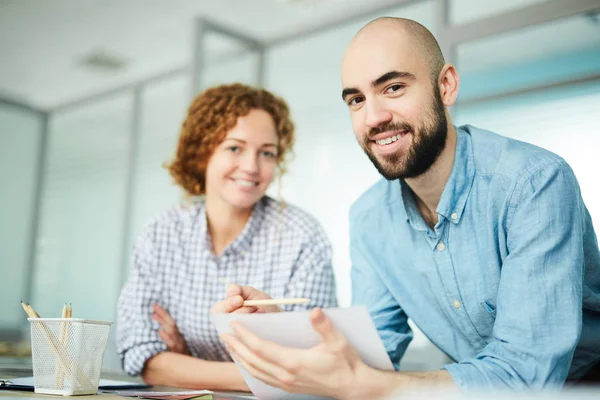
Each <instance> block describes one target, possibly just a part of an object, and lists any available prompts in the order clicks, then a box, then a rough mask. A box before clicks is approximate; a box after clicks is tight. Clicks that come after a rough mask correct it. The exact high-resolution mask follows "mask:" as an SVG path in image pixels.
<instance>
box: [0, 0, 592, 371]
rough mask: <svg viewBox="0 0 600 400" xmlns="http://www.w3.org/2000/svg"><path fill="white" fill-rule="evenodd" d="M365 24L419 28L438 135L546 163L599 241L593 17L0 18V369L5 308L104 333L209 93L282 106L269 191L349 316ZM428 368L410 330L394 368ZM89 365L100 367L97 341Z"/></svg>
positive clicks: (325, 2) (132, 11)
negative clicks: (356, 117)
mask: <svg viewBox="0 0 600 400" xmlns="http://www.w3.org/2000/svg"><path fill="white" fill-rule="evenodd" d="M384 15H388V16H397V17H406V18H411V19H415V20H417V21H419V22H420V23H422V24H423V25H425V26H426V27H428V28H429V29H430V30H431V31H432V32H433V33H434V34H435V35H436V37H437V38H438V40H439V41H440V43H441V46H442V49H443V51H444V54H445V56H446V58H447V60H448V61H449V62H452V63H454V64H455V65H456V66H457V68H458V72H459V74H460V75H461V89H460V94H459V98H458V102H457V104H456V105H455V106H453V107H452V109H451V112H452V114H453V118H454V122H455V124H457V125H461V124H466V123H469V124H473V125H476V126H479V127H482V128H486V129H489V130H493V131H496V132H498V133H501V134H504V135H507V136H511V137H514V138H517V139H521V140H525V141H529V142H532V143H535V144H537V145H540V146H542V147H545V148H547V149H549V150H551V151H554V152H556V153H558V154H559V155H561V156H563V157H564V158H565V159H566V160H567V161H568V162H569V163H570V164H571V166H572V167H573V169H574V170H575V173H576V174H577V177H578V179H579V182H580V185H581V188H582V192H583V197H584V200H585V201H586V203H587V206H588V208H589V211H590V213H591V214H592V218H593V220H594V223H595V225H596V226H597V227H600V189H598V178H597V175H598V171H599V168H598V162H597V160H596V157H597V152H598V149H599V148H600V0H504V1H502V2H500V1H495V0H412V1H411V0H408V1H401V0H400V1H391V0H368V1H367V0H363V1H361V0H321V1H318V0H220V1H210V0H51V1H45V0H0V282H1V283H0V305H1V307H2V308H1V309H2V312H0V342H3V343H4V344H3V345H2V346H0V353H2V352H4V356H0V368H1V367H2V366H3V365H4V366H6V365H17V364H19V365H20V364H23V363H24V364H27V362H28V361H27V360H28V357H27V355H26V353H27V351H26V349H25V350H23V348H22V347H19V346H16V345H15V343H18V342H19V340H22V339H23V338H27V335H28V329H29V327H28V325H27V321H26V320H25V315H24V313H23V311H22V310H21V308H20V306H19V304H18V302H19V300H21V299H25V300H28V301H30V302H31V303H32V304H33V305H34V306H35V307H36V309H37V310H38V312H39V313H40V314H42V315H43V316H59V310H60V309H61V307H62V304H63V303H64V302H71V303H72V304H73V305H74V312H75V316H82V317H86V318H90V319H100V320H109V321H114V320H115V305H116V301H117V297H118V294H119V291H120V288H121V286H122V284H123V282H124V279H125V278H126V276H127V274H128V270H129V266H130V249H131V245H132V241H133V239H134V237H135V235H136V234H137V232H139V230H140V229H141V228H142V226H143V225H144V224H145V222H147V221H148V219H149V218H151V217H152V216H153V215H155V214H156V213H158V212H161V211H163V210H165V209H166V208H168V207H171V206H173V205H176V204H179V203H180V201H181V199H182V194H181V192H180V191H179V190H178V189H177V188H176V187H175V186H173V184H172V182H171V179H170V177H169V175H168V173H167V172H166V170H165V169H164V168H162V164H163V163H164V162H166V161H169V160H170V159H171V157H172V155H173V154H174V151H175V144H176V141H177V138H178V134H179V127H180V125H181V122H182V120H183V117H184V115H185V112H186V108H187V106H188V104H189V102H190V100H191V98H192V96H193V95H194V94H197V93H198V92H199V91H201V90H202V89H203V88H206V87H208V86H211V85H214V84H219V83H225V82H234V81H239V82H244V83H249V84H256V85H263V86H265V87H266V88H267V89H269V90H272V91H273V92H275V93H276V94H278V95H280V96H283V97H284V98H285V99H286V100H287V101H288V103H289V105H290V107H291V110H292V114H293V117H294V120H295V122H296V126H297V145H296V147H295V153H296V156H295V159H294V161H293V162H292V164H291V166H290V172H289V173H288V174H287V175H286V176H284V178H283V180H282V187H281V192H282V194H283V197H284V198H285V199H286V200H287V201H289V202H291V203H294V204H296V205H299V206H301V207H303V208H304V209H306V210H308V211H310V212H311V213H312V214H314V215H315V216H316V217H317V218H318V219H319V221H320V222H321V223H322V224H323V226H324V228H325V230H326V231H327V233H328V235H329V237H330V239H331V241H332V243H333V247H334V259H333V262H334V268H335V273H336V279H337V281H338V298H339V301H340V304H341V305H342V306H347V305H349V304H350V273H349V271H350V259H349V254H348V253H349V252H348V210H349V207H350V205H351V203H352V202H353V201H354V200H355V199H356V198H357V197H358V196H359V194H360V193H362V192H363V191H364V190H365V189H366V188H368V187H369V186H370V185H372V184H373V183H375V182H376V181H377V180H378V179H379V176H378V174H377V172H376V171H375V169H374V168H373V167H372V165H371V163H370V162H369V161H368V159H367V157H365V156H364V154H363V152H362V150H361V149H360V147H359V146H358V144H357V143H356V141H355V139H354V135H353V133H352V130H351V126H350V119H349V116H348V112H347V108H346V106H345V104H344V103H343V102H342V101H341V97H340V92H341V85H340V76H339V66H340V61H341V57H342V54H343V51H344V49H345V46H346V45H347V43H348V41H349V40H350V39H351V38H352V36H353V35H354V34H355V33H356V32H357V30H358V29H359V28H360V27H362V26H363V25H364V24H365V23H367V22H368V21H370V20H372V19H373V18H376V17H379V16H384ZM270 193H271V195H273V196H274V197H277V194H278V187H277V185H274V186H273V187H271V189H270ZM557 212H560V210H557ZM399 256H401V255H399ZM113 334H114V329H113ZM19 354H20V355H22V356H23V355H24V356H23V357H19ZM447 361H448V360H447V359H446V357H445V356H444V355H443V354H442V353H441V352H439V351H438V350H437V349H436V348H435V347H434V346H433V345H432V344H431V343H430V342H429V341H428V340H427V338H426V337H425V336H424V335H423V334H422V333H420V332H418V331H417V332H416V337H415V340H414V341H413V343H412V344H411V346H410V347H409V350H408V352H407V355H406V358H405V361H404V362H403V368H407V369H413V370H414V369H417V370H418V369H431V368H436V367H438V366H440V365H442V364H443V363H445V362H447ZM104 365H105V367H107V368H109V369H118V368H119V367H120V366H119V361H118V358H117V356H116V347H115V343H114V336H113V337H112V338H111V342H110V344H109V348H108V351H107V354H106V356H105V363H104Z"/></svg>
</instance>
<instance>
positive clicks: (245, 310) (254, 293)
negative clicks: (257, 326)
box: [210, 284, 280, 314]
mask: <svg viewBox="0 0 600 400" xmlns="http://www.w3.org/2000/svg"><path fill="white" fill-rule="evenodd" d="M271 298H272V297H271V296H269V295H268V294H266V293H265V292H261V291H260V290H258V289H255V288H253V287H250V286H240V285H235V284H232V285H229V286H228V287H227V292H226V294H225V300H221V301H219V302H218V303H215V304H214V305H213V306H212V308H211V309H210V313H211V314H230V313H240V314H252V313H264V312H278V311H280V309H279V307H277V306H260V307H254V306H252V307H244V305H243V304H244V301H245V300H270V299H271Z"/></svg>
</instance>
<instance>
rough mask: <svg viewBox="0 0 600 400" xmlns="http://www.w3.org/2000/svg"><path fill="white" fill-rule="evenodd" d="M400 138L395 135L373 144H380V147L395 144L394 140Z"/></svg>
mask: <svg viewBox="0 0 600 400" xmlns="http://www.w3.org/2000/svg"><path fill="white" fill-rule="evenodd" d="M401 137H402V135H396V136H392V137H389V138H386V139H381V140H376V141H375V143H377V144H381V145H385V144H390V143H392V142H395V141H396V140H398V139H400V138H401Z"/></svg>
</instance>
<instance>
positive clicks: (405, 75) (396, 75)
mask: <svg viewBox="0 0 600 400" xmlns="http://www.w3.org/2000/svg"><path fill="white" fill-rule="evenodd" d="M392 79H409V80H412V81H414V80H416V79H417V77H416V76H415V75H414V74H412V73H410V72H400V71H390V72H386V73H385V74H383V75H381V76H380V77H379V78H377V79H375V80H374V81H371V86H372V87H377V86H379V85H381V84H384V83H386V82H388V81H391V80H392ZM358 93H360V91H359V90H358V89H356V88H345V89H344V90H342V99H343V100H345V99H346V97H347V96H349V95H351V94H358Z"/></svg>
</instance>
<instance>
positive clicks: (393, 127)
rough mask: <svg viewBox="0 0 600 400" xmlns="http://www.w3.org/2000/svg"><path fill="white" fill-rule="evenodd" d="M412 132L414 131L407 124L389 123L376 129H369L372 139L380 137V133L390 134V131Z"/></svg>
mask: <svg viewBox="0 0 600 400" xmlns="http://www.w3.org/2000/svg"><path fill="white" fill-rule="evenodd" d="M412 130H413V128H412V126H411V125H410V124H409V123H407V122H387V123H385V124H381V125H379V126H376V127H375V128H371V129H369V135H368V137H369V138H371V137H373V136H375V135H378V134H380V133H383V132H390V131H407V132H412Z"/></svg>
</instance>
